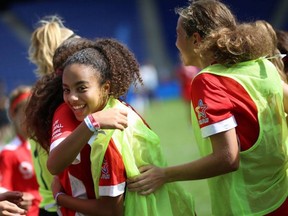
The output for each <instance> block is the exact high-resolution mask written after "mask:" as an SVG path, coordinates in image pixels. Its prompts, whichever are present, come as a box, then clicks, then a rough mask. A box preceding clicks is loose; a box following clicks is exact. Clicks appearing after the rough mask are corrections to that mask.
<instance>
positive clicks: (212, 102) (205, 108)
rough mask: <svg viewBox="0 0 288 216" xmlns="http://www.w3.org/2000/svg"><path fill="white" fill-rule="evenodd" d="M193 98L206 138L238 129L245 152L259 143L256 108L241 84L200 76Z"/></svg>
mask: <svg viewBox="0 0 288 216" xmlns="http://www.w3.org/2000/svg"><path fill="white" fill-rule="evenodd" d="M191 98H192V103H193V108H194V111H195V113H196V116H197V118H198V124H199V126H200V128H201V132H202V136H203V137H208V136H211V135H213V134H217V133H220V132H223V131H227V130H229V129H232V128H235V129H236V133H237V136H238V138H239V142H240V146H241V150H242V151H244V150H247V149H249V148H250V147H251V146H252V145H253V144H254V143H255V142H256V140H257V138H258V135H259V124H258V118H257V108H256V105H255V103H254V102H253V100H252V99H251V97H250V96H249V94H248V93H247V92H246V90H245V89H244V88H243V87H242V86H241V85H240V84H239V83H238V82H236V81H235V80H233V79H231V78H227V77H224V76H217V75H213V74H208V73H203V74H199V75H198V76H196V77H195V78H194V80H193V82H192V87H191Z"/></svg>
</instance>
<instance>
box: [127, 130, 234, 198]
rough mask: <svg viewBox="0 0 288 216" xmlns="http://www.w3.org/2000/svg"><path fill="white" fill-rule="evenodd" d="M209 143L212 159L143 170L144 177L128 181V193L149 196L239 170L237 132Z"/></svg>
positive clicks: (228, 132)
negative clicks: (179, 183) (179, 184)
mask: <svg viewBox="0 0 288 216" xmlns="http://www.w3.org/2000/svg"><path fill="white" fill-rule="evenodd" d="M210 139H211V142H212V148H213V153H211V154H210V155H207V156H205V157H203V158H200V159H198V160H194V161H192V162H189V163H186V164H182V165H178V166H173V167H165V168H159V167H155V166H145V167H141V168H140V172H141V174H140V175H139V176H137V177H135V178H131V179H129V180H128V188H129V190H130V191H137V192H140V193H141V194H143V195H147V194H150V193H152V192H154V191H155V190H156V189H157V188H159V187H160V186H162V185H163V184H164V183H168V182H175V181H186V180H197V179H206V178H210V177H214V176H218V175H222V174H225V173H229V172H233V171H235V170H237V169H238V167H239V147H238V143H237V138H236V132H235V129H231V130H228V131H225V132H222V133H219V134H215V135H212V136H211V137H210Z"/></svg>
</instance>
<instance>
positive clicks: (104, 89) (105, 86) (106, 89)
mask: <svg viewBox="0 0 288 216" xmlns="http://www.w3.org/2000/svg"><path fill="white" fill-rule="evenodd" d="M103 91H104V92H105V93H106V94H109V93H110V81H107V82H106V83H104V84H103Z"/></svg>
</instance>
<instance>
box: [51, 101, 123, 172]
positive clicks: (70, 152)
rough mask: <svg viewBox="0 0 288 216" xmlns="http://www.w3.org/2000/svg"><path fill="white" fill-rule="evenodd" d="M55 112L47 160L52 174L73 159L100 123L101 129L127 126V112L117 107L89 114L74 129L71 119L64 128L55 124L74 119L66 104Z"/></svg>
mask: <svg viewBox="0 0 288 216" xmlns="http://www.w3.org/2000/svg"><path fill="white" fill-rule="evenodd" d="M56 112H57V116H56V117H55V114H54V119H55V121H53V129H52V141H51V146H50V153H49V158H48V161H47V167H48V170H49V171H50V172H51V173H52V174H53V175H57V174H59V173H60V172H62V171H63V170H64V169H65V168H66V167H68V166H69V165H70V164H71V163H72V162H73V161H74V160H75V158H76V157H77V155H78V153H79V152H80V151H81V149H82V148H83V147H84V146H85V145H86V144H87V143H88V141H89V139H90V138H91V137H92V136H93V135H94V134H95V133H96V132H97V131H98V130H99V129H100V125H101V128H103V129H112V128H116V129H120V130H123V129H124V128H125V127H126V126H127V113H126V111H123V110H119V109H107V110H103V111H99V112H96V113H93V114H90V115H88V116H87V117H86V118H85V119H84V121H82V122H81V123H80V124H79V122H77V124H78V126H77V127H76V129H73V128H74V126H75V123H73V121H72V122H69V123H68V124H65V128H62V125H63V124H61V123H60V124H57V123H58V122H61V121H69V119H75V117H74V114H73V112H72V111H71V109H70V108H69V107H68V106H64V105H63V104H62V105H61V106H60V108H58V109H57V110H56ZM56 112H55V113H56ZM63 116H65V118H64V117H63ZM61 118H63V119H61ZM73 124H74V125H73ZM66 127H71V128H66ZM68 133H69V134H68ZM59 134H62V135H61V136H63V134H64V135H65V138H62V139H60V138H59ZM96 134H97V133H96ZM63 137H64V136H63ZM60 144H61V145H60ZM63 152H65V154H63Z"/></svg>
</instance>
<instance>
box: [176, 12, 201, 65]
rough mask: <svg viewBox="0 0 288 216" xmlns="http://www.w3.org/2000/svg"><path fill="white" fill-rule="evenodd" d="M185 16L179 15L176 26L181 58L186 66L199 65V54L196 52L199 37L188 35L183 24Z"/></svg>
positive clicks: (177, 45) (177, 43)
mask: <svg viewBox="0 0 288 216" xmlns="http://www.w3.org/2000/svg"><path fill="white" fill-rule="evenodd" d="M182 22H183V18H182V17H179V18H178V22H177V27H176V33H177V39H176V47H177V48H178V50H179V52H180V58H181V60H182V63H183V64H184V65H185V66H197V67H199V55H198V54H196V53H195V48H196V45H197V43H198V42H199V39H198V40H197V38H195V35H194V34H193V35H192V36H190V37H188V36H187V34H186V31H185V30H184V28H183V26H182Z"/></svg>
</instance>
